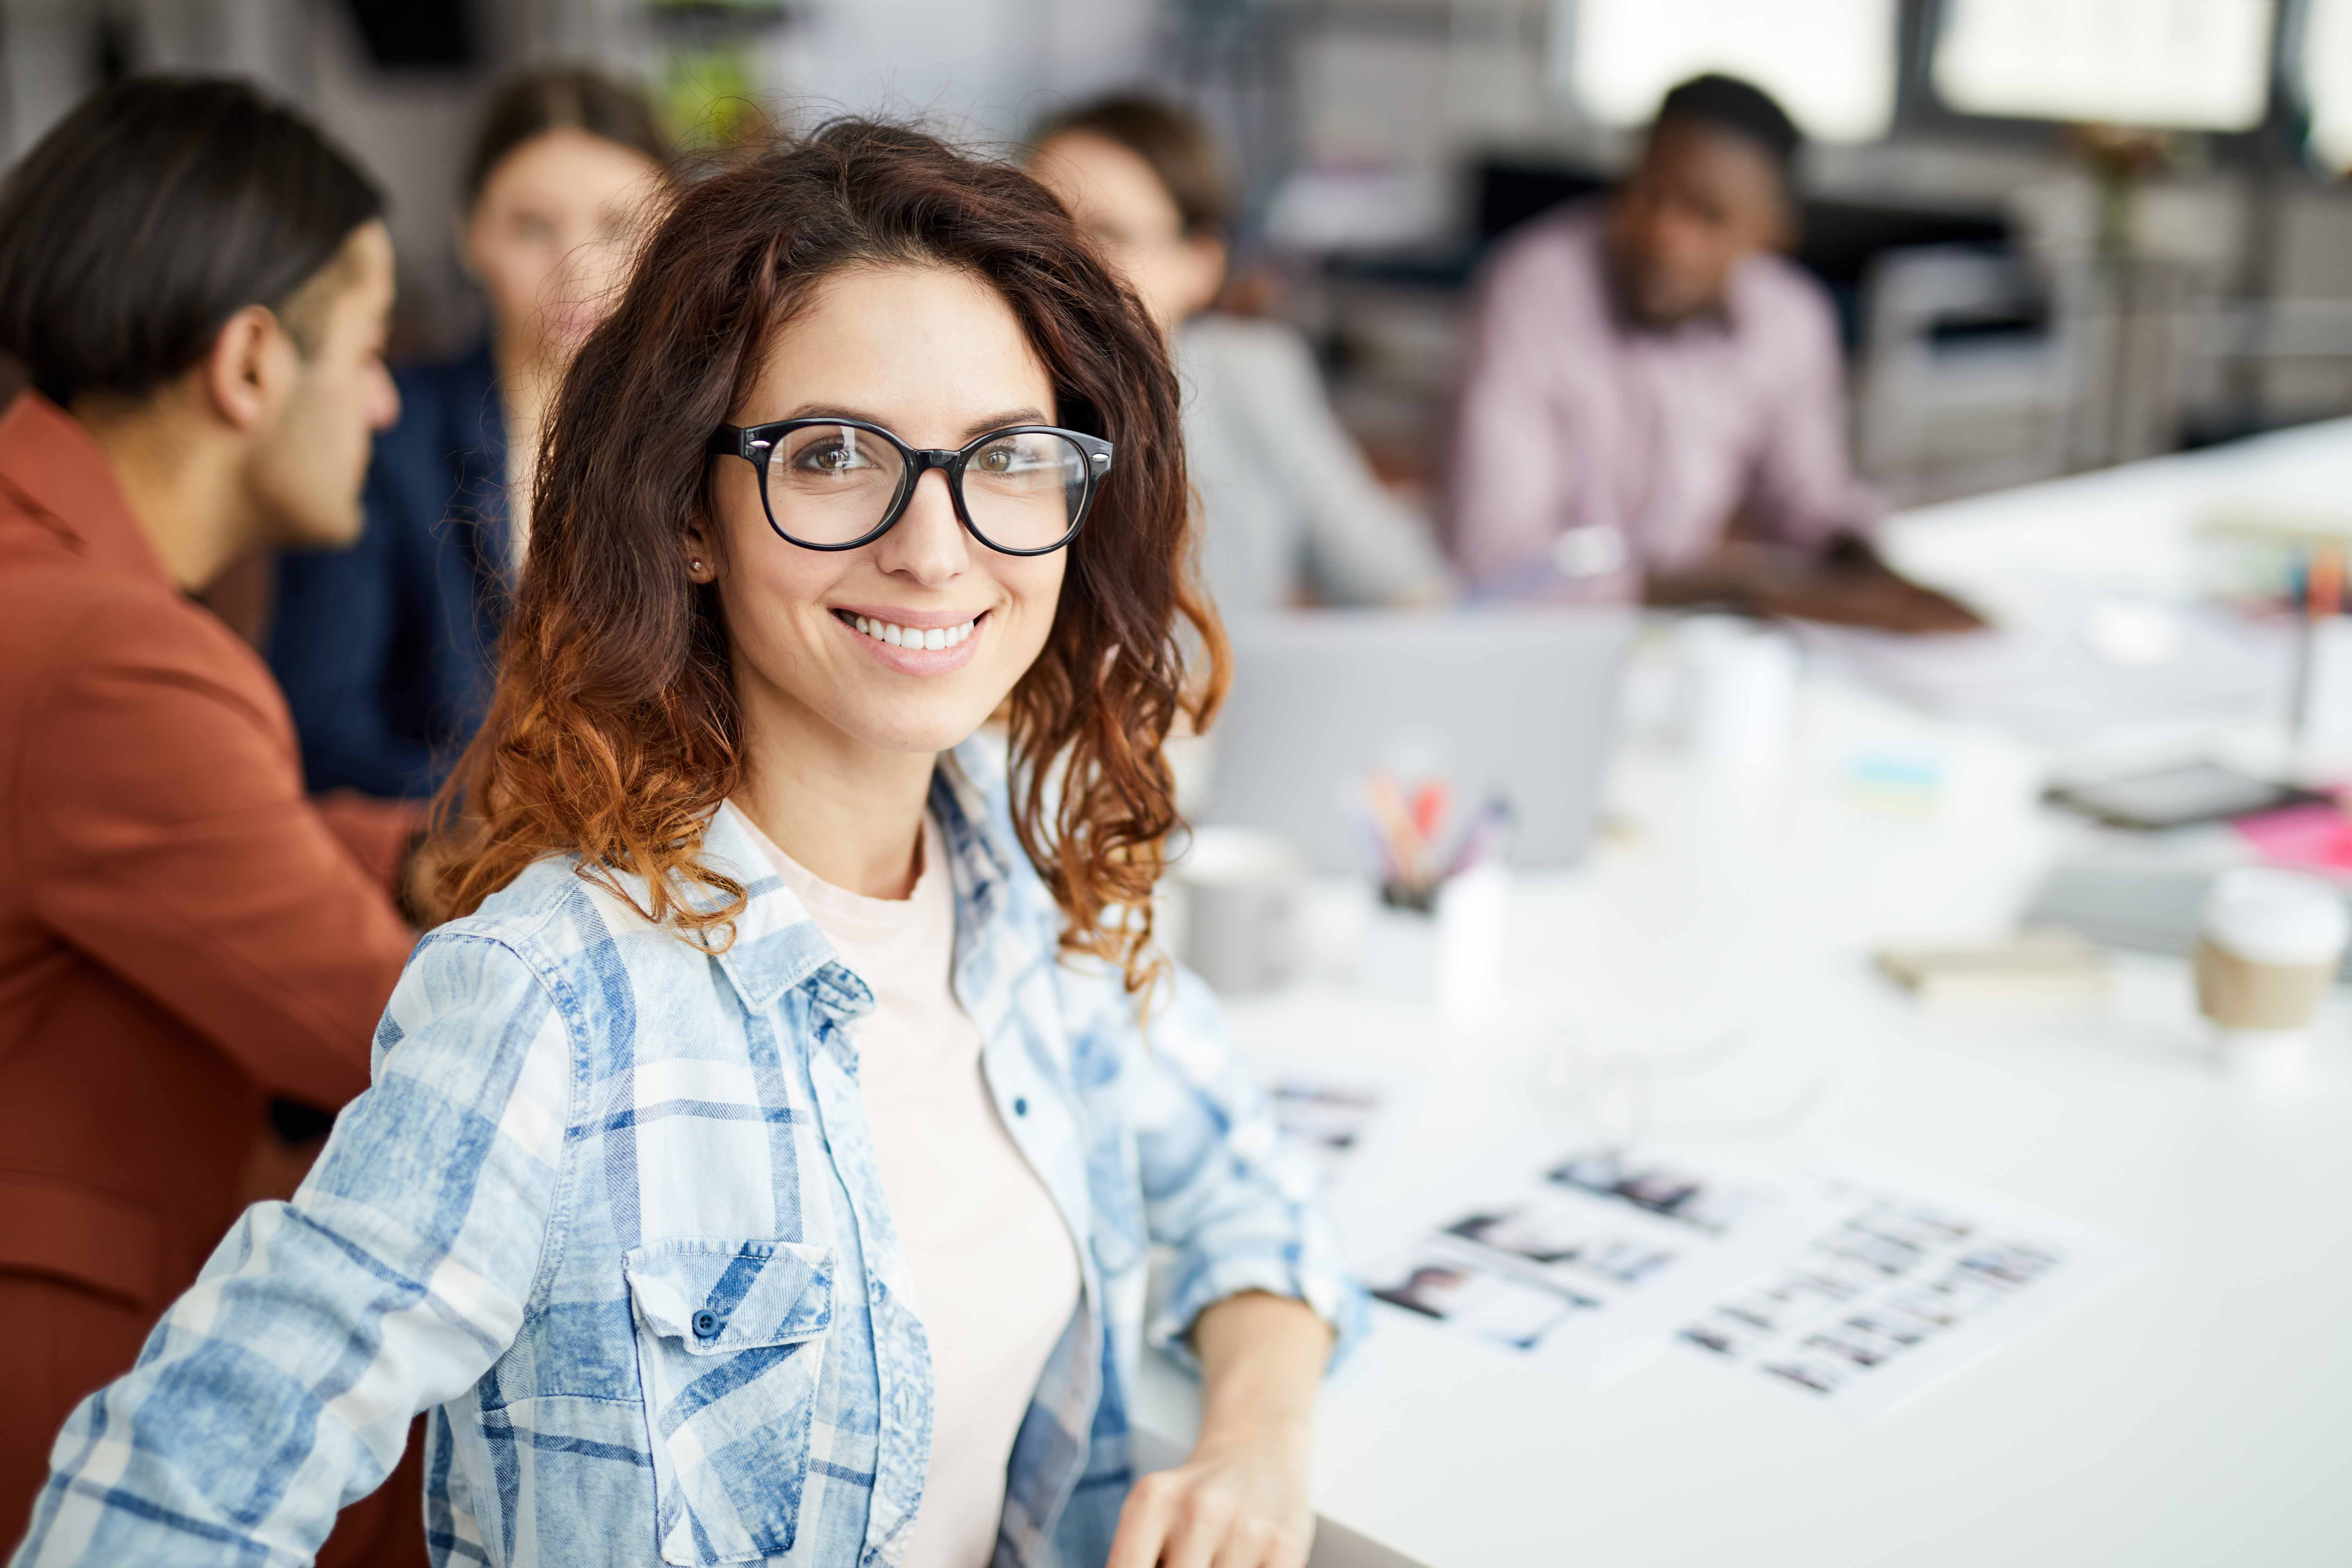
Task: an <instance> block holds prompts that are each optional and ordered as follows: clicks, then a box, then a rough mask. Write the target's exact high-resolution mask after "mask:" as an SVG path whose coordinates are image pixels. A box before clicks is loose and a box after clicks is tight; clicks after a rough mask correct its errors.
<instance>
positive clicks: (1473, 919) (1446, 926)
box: [1361, 861, 1510, 1023]
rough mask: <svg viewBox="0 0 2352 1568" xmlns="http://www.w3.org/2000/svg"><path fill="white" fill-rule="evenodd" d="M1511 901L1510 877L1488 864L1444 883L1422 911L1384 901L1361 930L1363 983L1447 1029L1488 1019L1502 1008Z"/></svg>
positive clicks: (1374, 907) (1493, 865)
mask: <svg viewBox="0 0 2352 1568" xmlns="http://www.w3.org/2000/svg"><path fill="white" fill-rule="evenodd" d="M1509 902H1510V877H1509V874H1508V873H1507V872H1506V871H1505V870H1504V869H1503V868H1502V867H1501V866H1500V865H1499V864H1496V863H1494V862H1491V861H1490V862H1488V863H1486V864H1484V865H1479V866H1474V867H1472V868H1470V869H1469V870H1466V871H1464V872H1462V873H1461V874H1460V875H1458V876H1455V877H1453V878H1450V879H1447V880H1446V881H1445V882H1444V883H1443V884H1441V885H1440V886H1439V888H1438V889H1437V895H1436V897H1435V898H1434V899H1433V900H1430V902H1429V907H1428V908H1426V909H1421V908H1414V907H1412V906H1410V905H1408V904H1406V903H1403V902H1402V901H1398V900H1391V899H1382V900H1380V901H1379V902H1377V903H1375V904H1374V905H1373V907H1372V911H1371V919H1370V922H1369V923H1368V924H1367V926H1366V928H1365V931H1364V947H1363V962H1362V971H1361V974H1362V979H1363V982H1364V984H1365V985H1366V986H1367V988H1369V989H1370V990H1371V991H1373V992H1375V993H1377V994H1380V995H1381V996H1384V997H1386V998H1388V999H1389V1000H1391V1001H1394V1002H1400V1003H1403V1004H1405V1005H1409V1006H1413V1007H1419V1008H1427V1009H1430V1010H1432V1011H1434V1012H1435V1013H1436V1014H1437V1015H1438V1016H1440V1017H1441V1018H1443V1019H1444V1020H1445V1021H1446V1022H1448V1023H1477V1022H1480V1021H1483V1020H1485V1019H1488V1018H1492V1017H1493V1016H1496V1014H1498V1013H1500V1012H1501V1011H1502V1006H1503V936H1504V932H1505V931H1507V929H1508V924H1509V922H1508V920H1507V916H1508V913H1509V908H1508V906H1509Z"/></svg>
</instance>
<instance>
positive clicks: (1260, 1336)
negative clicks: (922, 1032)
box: [1108, 1290, 1332, 1568]
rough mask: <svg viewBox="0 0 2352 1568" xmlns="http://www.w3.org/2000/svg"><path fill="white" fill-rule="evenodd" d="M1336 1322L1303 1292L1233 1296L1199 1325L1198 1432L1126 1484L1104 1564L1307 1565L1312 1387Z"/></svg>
mask: <svg viewBox="0 0 2352 1568" xmlns="http://www.w3.org/2000/svg"><path fill="white" fill-rule="evenodd" d="M1331 1344H1332V1333H1331V1329H1330V1326H1329V1325H1328V1324H1327V1323H1325V1322H1324V1321H1323V1320H1322V1319H1320V1318H1318V1317H1317V1316H1316V1315H1315V1311H1314V1309H1312V1308H1310V1307H1308V1306H1307V1304H1306V1303H1305V1302H1303V1301H1297V1300H1286V1299H1285V1298H1283V1297H1280V1296H1269V1295H1267V1294H1265V1292H1263V1291H1256V1290H1253V1291H1249V1292H1246V1293H1244V1294H1243V1295H1239V1296H1228V1297H1226V1298H1225V1299H1224V1300H1222V1301H1219V1302H1217V1303H1216V1304H1215V1305H1214V1306H1212V1307H1210V1308H1208V1309H1207V1310H1204V1311H1202V1314H1201V1316H1200V1317H1199V1319H1198V1320H1197V1321H1195V1322H1194V1323H1193V1326H1192V1348H1193V1351H1194V1352H1195V1353H1196V1354H1198V1355H1199V1357H1200V1359H1201V1381H1202V1399H1201V1433H1200V1436H1199V1438H1198V1439H1197V1440H1196V1441H1195V1442H1194V1443H1193V1445H1192V1455H1191V1456H1190V1457H1189V1458H1186V1459H1185V1461H1184V1462H1183V1463H1182V1464H1181V1465H1180V1466H1178V1467H1177V1468H1174V1469H1172V1470H1162V1471H1160V1472H1159V1473H1158V1474H1156V1475H1149V1476H1146V1477H1144V1478H1143V1479H1141V1480H1139V1481H1138V1482H1137V1483H1136V1485H1135V1489H1134V1490H1133V1491H1131V1492H1129V1494H1128V1498H1127V1507H1126V1508H1125V1509H1124V1510H1121V1512H1120V1515H1119V1521H1118V1539H1117V1540H1116V1541H1115V1542H1113V1543H1112V1546H1111V1552H1110V1562H1109V1564H1108V1568H1153V1565H1154V1564H1156V1563H1166V1564H1167V1565H1168V1568H1211V1565H1212V1564H1213V1565H1214V1568H1299V1565H1300V1564H1301V1563H1305V1562H1306V1561H1307V1548H1308V1547H1309V1546H1310V1545H1312V1544H1313V1543H1314V1540H1315V1508H1314V1504H1313V1503H1312V1501H1311V1500H1309V1496H1308V1480H1309V1476H1310V1470H1311V1465H1312V1460H1313V1458H1314V1449H1315V1391H1316V1387H1317V1385H1318V1384H1320V1383H1321V1382H1322V1380H1323V1369H1324V1367H1325V1365H1326V1364H1327V1363H1328V1362H1329V1361H1330V1359H1331Z"/></svg>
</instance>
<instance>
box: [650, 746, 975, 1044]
mask: <svg viewBox="0 0 2352 1568" xmlns="http://www.w3.org/2000/svg"><path fill="white" fill-rule="evenodd" d="M967 744H970V742H967ZM960 752H961V748H959V751H958V752H945V753H943V754H942V755H941V756H940V764H939V768H938V770H937V771H936V772H935V773H933V774H932V775H931V789H930V800H929V805H930V809H931V811H932V813H933V815H934V816H937V817H938V818H939V823H940V837H941V840H942V841H943V842H944V843H945V845H946V846H947V853H948V858H949V861H950V875H951V878H952V880H953V883H954V887H955V903H956V952H957V954H958V968H959V969H960V970H961V969H964V968H966V967H968V966H969V964H970V963H971V961H972V960H973V959H974V958H976V957H977V956H978V954H979V952H980V951H981V950H982V948H983V947H984V946H986V945H988V943H987V942H984V941H983V937H984V936H986V935H988V934H991V928H992V927H996V926H999V925H1000V924H1001V921H1000V917H1001V916H1002V915H1003V912H1004V907H1005V901H1006V890H1007V889H1006V885H1007V883H1008V881H1009V880H1010V877H1011V868H1010V867H1009V866H1008V865H1007V863H1006V861H1005V859H1004V855H1003V850H1002V849H1001V848H1000V847H998V846H997V844H996V843H995V841H994V839H993V837H992V836H991V835H990V834H989V833H988V832H987V830H986V828H985V826H984V824H985V822H986V820H987V817H986V806H985V804H984V803H983V801H982V796H981V794H980V790H979V787H978V785H977V784H974V783H973V782H972V780H971V776H970V774H969V773H968V772H967V770H966V768H965V766H964V763H963V762H962V760H961V757H960V754H959V753H960ZM702 860H703V863H704V864H705V865H707V866H709V867H710V868H712V869H714V870H720V871H724V872H725V873H727V874H728V875H729V876H731V877H733V878H734V879H736V880H737V881H739V882H740V883H741V884H742V885H743V889H744V893H745V902H744V906H743V912H742V913H741V914H740V915H738V916H737V917H736V918H735V922H734V924H735V935H734V941H733V942H731V943H730V944H729V946H728V947H727V949H726V951H725V952H721V953H720V954H719V968H720V969H721V970H722V971H723V972H724V973H726V975H727V979H728V982H729V984H732V985H733V986H734V987H735V990H736V992H737V994H740V996H741V997H742V998H743V1000H744V1002H745V1003H746V1004H748V1005H751V1006H752V1007H754V1008H758V1009H761V1010H765V1009H766V1008H769V1007H771V1006H773V1005H775V1002H776V999H777V998H778V997H780V996H782V994H784V993H785V992H787V991H790V990H792V989H793V987H794V986H806V987H807V988H808V990H809V993H810V995H811V997H812V999H813V1000H814V1002H815V1003H816V1005H817V1006H818V1007H819V1008H820V1009H821V1010H823V1011H824V1012H825V1013H827V1014H829V1015H831V1016H834V1017H835V1018H837V1019H844V1020H845V1019H850V1018H856V1017H862V1016H865V1015H866V1014H867V1013H869V1012H871V1011H873V1008H874V993H873V992H872V991H871V990H870V989H869V988H868V987H867V986H866V982H864V981H863V980H861V979H859V978H858V977H857V975H856V973H854V972H853V971H851V970H850V968H849V967H848V966H847V965H846V964H845V963H842V962H841V959H840V956H839V955H838V954H837V953H835V952H834V948H833V944H832V943H831V942H828V941H826V940H825V936H824V932H823V931H821V930H819V929H818V927H817V924H816V921H814V919H813V918H812V917H811V916H810V914H809V911H808V906H807V905H805V904H803V903H802V902H801V900H800V898H799V896H798V895H797V894H795V893H794V892H793V890H792V889H791V888H789V887H787V886H786V885H785V883H784V880H783V879H782V878H781V877H779V876H778V875H776V872H775V868H773V867H772V866H771V865H770V864H769V861H768V858H767V856H766V854H765V853H764V852H762V850H761V847H760V845H759V841H758V839H757V838H756V837H754V836H753V832H752V829H751V824H750V822H749V821H748V820H747V819H746V818H745V817H744V816H743V813H742V808H741V807H740V806H738V805H736V804H735V803H734V802H733V801H722V802H721V803H720V804H719V809H718V810H717V811H716V812H714V813H712V815H711V818H710V821H709V825H708V826H706V827H705V828H704V829H703V835H702ZM689 900H690V901H692V902H694V903H696V904H697V905H698V907H702V908H709V907H710V906H711V905H713V904H715V903H716V902H717V901H718V900H717V899H716V896H715V895H713V894H710V893H709V892H708V891H707V890H703V889H696V890H694V892H693V893H691V894H690V895H689Z"/></svg>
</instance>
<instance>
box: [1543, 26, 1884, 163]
mask: <svg viewBox="0 0 2352 1568" xmlns="http://www.w3.org/2000/svg"><path fill="white" fill-rule="evenodd" d="M1552 38H1553V45H1552V49H1553V56H1552V72H1551V75H1552V79H1553V81H1554V82H1555V83H1556V84H1558V85H1559V87H1561V88H1563V89H1566V91H1567V92H1568V94H1569V95H1570V97H1571V98H1573V99H1574V100H1576V102H1577V103H1578V104H1579V105H1580V107H1582V108H1583V110H1584V111H1585V112H1586V113H1588V114H1590V115H1591V116H1592V117H1593V118H1594V119H1596V120H1599V121H1602V122H1603V123H1605V124H1611V125H1638V124H1640V123H1642V122H1643V121H1646V120H1648V119H1649V118H1650V116H1651V114H1652V113H1653V112H1654V110H1656V109H1657V107H1658V100H1659V99H1661V98H1663V97H1664V96H1665V91H1666V89H1668V88H1670V87H1672V86H1674V85H1675V83H1676V82H1678V81H1681V80H1682V79H1685V77H1693V76H1696V75H1698V74H1699V73H1700V72H1701V71H1708V70H1719V71H1726V72H1728V73H1730V74H1731V75H1733V76H1738V77H1745V78H1747V79H1748V80H1750V81H1752V82H1754V83H1755V84H1756V85H1757V86H1759V87H1760V88H1762V89H1765V90H1766V91H1767V92H1769V93H1770V94H1772V96H1773V97H1775V98H1777V99H1779V100H1780V104H1781V107H1782V108H1784V109H1786V110H1788V111H1789V115H1790V118H1791V119H1793V120H1794V121H1796V122H1797V123H1798V124H1799V125H1800V126H1801V127H1802V128H1803V130H1804V132H1805V134H1806V135H1808V136H1811V137H1816V138H1818V139H1820V140H1822V141H1825V142H1867V141H1871V140H1873V139H1874V138H1876V137H1880V136H1884V135H1885V134H1886V132H1887V128H1888V127H1889V126H1890V125H1892V124H1893V123H1894V121H1895V0H1554V8H1553V27H1552Z"/></svg>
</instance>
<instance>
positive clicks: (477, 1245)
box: [15, 928, 572, 1568]
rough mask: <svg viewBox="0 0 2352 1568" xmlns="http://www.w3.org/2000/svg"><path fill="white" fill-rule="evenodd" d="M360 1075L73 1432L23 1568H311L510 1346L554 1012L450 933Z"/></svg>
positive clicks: (548, 1096)
mask: <svg viewBox="0 0 2352 1568" xmlns="http://www.w3.org/2000/svg"><path fill="white" fill-rule="evenodd" d="M375 1058H376V1061H375V1074H374V1082H373V1087H371V1088H370V1089H368V1090H367V1091H366V1092H365V1093H364V1094H362V1096H361V1097H360V1098H359V1099H358V1100H354V1101H353V1102H352V1104H351V1106H350V1107H349V1108H348V1109H347V1110H345V1111H344V1112H343V1114H342V1116H341V1119H340V1120H339V1121H337V1122H336V1125H335V1130H334V1133H333V1135H332V1136H331V1138H330V1139H329V1141H328V1143H327V1148H326V1150H325V1152H324V1153H323V1154H322V1155H321V1156H320V1161H319V1163H318V1165H317V1166H316V1168H315V1169H314V1170H313V1171H312V1172H311V1173H310V1178H309V1179H308V1180H307V1181H305V1182H304V1183H303V1184H302V1186H301V1189H300V1190H299V1192H297V1193H296V1194H295V1195H294V1198H293V1201H292V1202H290V1203H271V1204H259V1205H255V1206H254V1207H253V1208H251V1209H249V1210H247V1212H246V1214H245V1215H244V1217H243V1218H241V1219H240V1220H239V1221H238V1222H237V1224H236V1226H235V1227H234V1228H232V1229H231V1230H230V1232H229V1234H228V1236H227V1237H226V1239H225V1240H224V1241H223V1242H222V1243H221V1245H220V1247H218V1248H217V1249H216V1250H215V1252H214V1254H213V1257H212V1258H211V1260H210V1261H209V1262H208V1263H207V1264H206V1265H205V1270H204V1272H203V1274H202V1275H201V1276H200V1277H199V1278H198V1280H197V1282H196V1284H195V1285H194V1286H193V1287H192V1288H191V1289H189V1290H188V1292H187V1293H186V1294H185V1295H184V1296H182V1297H181V1298H180V1300H178V1301H177V1302H176V1303H174V1304H173V1307H172V1309H171V1310H170V1311H168V1312H167V1313H166V1314H165V1315H164V1317H163V1321H162V1322H161V1323H159V1324H158V1325H157V1327H156V1329H155V1331H154V1332H153V1333H152V1335H150V1336H149V1338H148V1342H147V1344H146V1347H145V1349H144V1350H143V1351H142V1352H141V1355H140V1359H139V1364H138V1367H137V1369H136V1370H134V1371H133V1372H131V1373H129V1374H128V1375H126V1376H124V1377H122V1378H121V1379H119V1380H117V1381H116V1382H114V1383H113V1384H109V1385H108V1386H107V1387H105V1388H102V1389H100V1390H99V1391H98V1392H97V1393H96V1394H92V1395H90V1396H89V1398H88V1399H86V1400H85V1401H83V1402H82V1404H81V1405H80V1406H79V1408H77V1409H76V1410H75V1412H74V1413H73V1415H72V1416H71V1417H70V1418H69V1419H68V1422H67V1424H66V1426H65V1430H64V1431H63V1433H62V1434H61V1435H60V1436H58V1442H57V1446H56V1447H55V1448H54V1450H53V1451H52V1454H51V1461H50V1462H51V1466H52V1470H51V1474H50V1476H49V1479H48V1480H47V1484H46V1485H45V1486H44V1487H43V1489H42V1490H41V1493H40V1496H39V1499H38V1500H37V1504H36V1507H35V1510H34V1513H33V1520H32V1528H31V1531H30V1532H29V1533H28V1534H27V1535H26V1538H25V1541H24V1544H23V1546H22V1547H21V1549H20V1550H19V1552H17V1555H16V1559H15V1561H16V1563H17V1564H18V1568H35V1565H38V1568H64V1565H68V1564H74V1565H89V1568H96V1565H98V1564H116V1563H149V1564H161V1563H221V1562H228V1561H236V1562H240V1563H308V1562H309V1561H310V1557H311V1554H312V1553H313V1552H316V1551H317V1549H318V1547H319V1544H320V1542H321V1541H323V1540H324V1539H325V1538H326V1534H327V1531H328V1529H329V1527H330V1526H331V1524H332V1523H333V1521H334V1517H335V1513H336V1510H339V1509H341V1507H343V1506H344V1505H345V1504H347V1503H349V1502H351V1501H352V1500H355V1499H357V1498H359V1497H362V1496H363V1495H365V1494H366V1493H368V1492H370V1491H373V1489H375V1488H376V1487H377V1486H379V1485H380V1484H381V1483H382V1482H383V1479H384V1477H385V1475H386V1474H387V1473H388V1472H389V1471H390V1470H391V1469H392V1467H393V1465H394V1462H395V1461H396V1460H397V1459H398V1458H399V1457H400V1452H401V1447H402V1443H403V1441H404V1438H405V1436H406V1434H407V1431H408V1424H409V1420H410V1417H411V1416H413V1415H415V1413H416V1412H417V1411H419V1410H423V1409H425V1408H427V1407H429V1406H431V1405H437V1404H440V1403H443V1402H444V1401H446V1400H448V1399H451V1398H454V1397H456V1396H457V1394H460V1393H462V1392H463V1391H464V1390H465V1389H467V1387H469V1386H470V1385H471V1384H473V1383H474V1382H475V1381H476V1380H478V1378H479V1377H480V1376H481V1375H482V1373H484V1372H485V1371H486V1370H488V1367H489V1366H490V1364H491V1363H493V1362H494V1361H495V1360H496V1359H497V1358H498V1357H499V1355H501V1354H502V1353H504V1352H505V1351H506V1349H507V1347H508V1346H509V1344H511V1343H512V1342H513V1341H514V1339H515V1337H516V1335H517V1334H518V1333H519V1332H520V1327H521V1324H522V1320H523V1312H524V1309H525V1306H526V1304H527V1303H528V1302H529V1301H530V1299H531V1296H532V1293H533V1291H534V1289H537V1286H538V1280H539V1273H540V1269H541V1259H542V1258H544V1257H546V1256H549V1248H548V1241H549V1237H548V1231H549V1228H550V1226H551V1215H553V1214H554V1212H555V1207H556V1205H555V1197H556V1193H557V1190H558V1186H559V1173H560V1170H561V1166H562V1151H563V1147H564V1137H565V1129H566V1126H567V1124H568V1121H569V1116H570V1109H569V1106H570V1092H571V1084H572V1051H571V1037H570V1034H569V1030H568V1028H567V1026H566V1022H565V1014H564V1011H563V1009H562V1007H561V1006H559V1005H558V1003H557V1000H556V997H555V995H554V994H553V993H552V992H551V991H550V990H549V989H548V988H547V987H546V986H545V985H544V984H541V980H540V979H539V977H538V975H537V973H536V972H535V971H534V970H533V969H532V968H531V967H530V965H528V964H527V963H525V962H524V961H523V959H522V958H520V956H519V955H518V954H517V953H516V952H514V951H513V950H512V949H510V948H509V947H507V946H505V945H503V944H502V943H499V942H495V941H491V940H488V939H486V938H484V937H481V936H478V935H474V934H469V933H467V932H465V931H462V930H459V929H456V928H445V930H444V931H443V932H440V933H436V935H435V936H433V937H432V938H429V939H428V940H427V941H426V942H425V944H424V946H423V947H421V948H420V949H419V950H418V952H417V954H416V957H415V960H414V961H413V962H412V963H410V965H409V967H408V969H407V972H406V973H404V975H403V977H402V979H401V982H400V984H399V987H398V989H397V990H396V991H395V992H394V995H393V998H392V1003H391V1005H390V1007H389V1009H388V1010H387V1012H386V1013H385V1015H384V1017H383V1023H382V1025H381V1026H380V1027H379V1028H378V1031H377V1035H376V1045H375Z"/></svg>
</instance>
